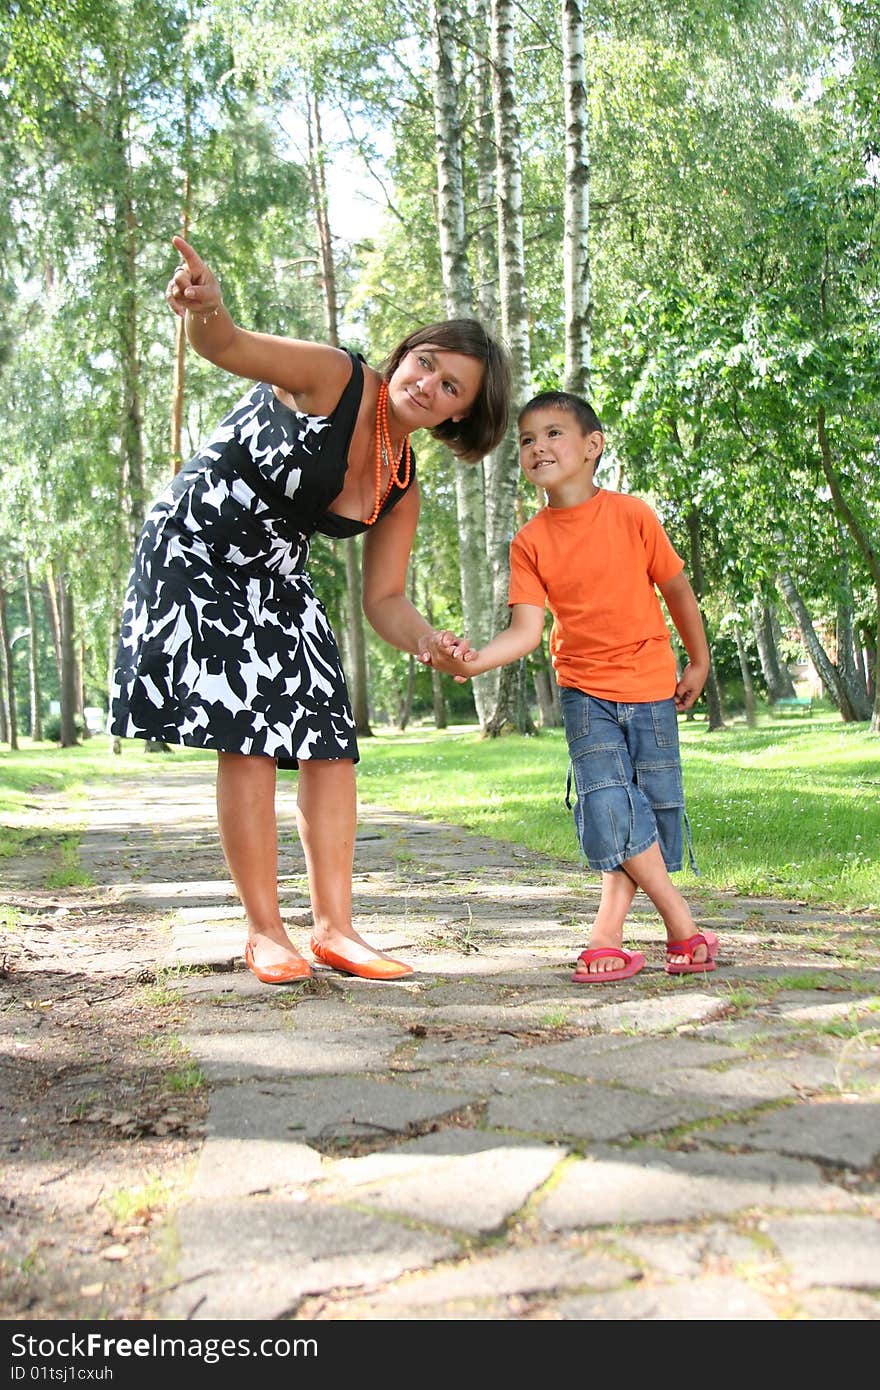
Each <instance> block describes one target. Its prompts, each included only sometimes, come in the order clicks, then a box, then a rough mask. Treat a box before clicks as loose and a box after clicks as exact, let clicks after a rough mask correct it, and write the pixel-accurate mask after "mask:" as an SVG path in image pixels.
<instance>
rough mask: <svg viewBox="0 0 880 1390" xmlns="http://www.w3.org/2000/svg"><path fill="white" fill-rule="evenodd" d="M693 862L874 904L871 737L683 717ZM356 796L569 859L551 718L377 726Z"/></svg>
mask: <svg viewBox="0 0 880 1390" xmlns="http://www.w3.org/2000/svg"><path fill="white" fill-rule="evenodd" d="M680 732H681V739H682V761H683V766H684V780H685V791H686V796H687V803H688V816H689V819H690V822H691V829H692V832H693V836H694V848H695V854H696V860H697V866H698V868H699V871H700V872H699V877H698V878H696V877H695V876H694V875H693V874H692V872H691V871H690V870H689V869H688V870H685V871H683V872H682V873H681V874H680V875H677V876H676V881H677V882H678V883H679V884H680V885H681V886H682V887H685V886H686V885H687V884H695V883H698V884H699V885H700V886H701V887H702V888H716V889H733V890H736V891H738V892H741V893H745V894H759V895H760V894H770V895H776V896H779V897H784V898H791V899H804V900H805V901H808V902H812V903H825V904H829V905H836V906H840V907H849V908H865V907H873V908H880V738H877V737H875V736H872V735H871V734H869V733H868V729H867V725H864V724H860V725H844V724H842V723H841V722H840V720H839V718H837V717H836V716H833V715H828V716H825V715H820V716H817V717H814V718H813V719H811V720H807V719H799V720H796V719H794V718H791V719H779V720H772V719H770V718H765V720H764V721H763V722H762V723H761V725H760V726H759V727H758V728H757V729H755V730H748V729H746V728H745V726H744V725H743V726H739V727H731V728H729V729H727V730H723V731H721V732H718V733H713V734H710V733H708V732H707V729H706V724H705V721H704V720H702V719H701V720H696V721H694V722H691V723H688V722H686V721H684V720H682V721H680ZM361 752H362V763H361V769H360V795H361V797H362V799H364V800H367V801H371V802H379V803H382V804H387V805H393V806H396V807H398V808H400V809H402V810H409V811H416V812H418V813H419V814H422V815H425V816H429V817H437V818H441V819H444V820H448V821H452V822H455V823H457V824H460V825H465V826H468V827H472V828H474V829H476V830H479V831H481V832H483V833H485V834H488V835H491V836H495V837H498V838H501V839H507V840H512V841H516V842H518V843H521V844H523V845H527V846H528V847H529V848H531V849H535V850H539V851H543V852H545V853H547V854H550V855H553V856H554V857H557V858H562V859H568V860H572V861H574V862H576V861H577V858H578V850H577V844H576V841H575V838H574V828H573V823H572V818H571V814H570V812H569V811H568V810H567V809H566V807H565V804H564V793H565V777H566V770H567V767H568V753H567V749H566V746H565V738H564V736H563V734H562V732H561V731H559V730H548V731H546V732H543V733H541V734H540V735H539V736H538V737H536V738H534V739H519V738H504V739H495V740H484V739H481V738H480V737H479V735H478V734H476V733H475V732H471V731H465V730H462V729H460V728H459V729H456V730H453V731H451V732H448V733H446V734H437V733H436V732H434V731H424V732H422V731H417V732H415V733H413V734H411V735H401V734H385V735H380V736H378V737H376V738H373V739H365V740H364V741H363V743H362V745H361Z"/></svg>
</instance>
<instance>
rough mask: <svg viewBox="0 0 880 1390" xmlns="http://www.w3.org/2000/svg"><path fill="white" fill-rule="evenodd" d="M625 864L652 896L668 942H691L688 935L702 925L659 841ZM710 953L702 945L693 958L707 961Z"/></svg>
mask: <svg viewBox="0 0 880 1390" xmlns="http://www.w3.org/2000/svg"><path fill="white" fill-rule="evenodd" d="M623 867H624V869H625V870H626V872H627V873H628V874H629V876H630V878H632V879H633V880H634V881H635V882H636V883H637V884H638V886H639V887H640V888H641V890H642V892H643V893H645V894H646V895H647V897H649V898H650V899H651V902H652V903H653V904H654V906H655V907H656V909H657V911H658V912H659V913H660V916H661V917H662V918H663V924H664V926H665V927H666V939H667V941H669V942H673V941H687V939H688V937H691V936H695V935H696V933H697V931H698V930H699V928H698V927H697V924H696V922H695V921H694V919H693V916H692V915H691V910H690V908H689V907H688V905H687V903H686V901H685V899H684V898H683V897H682V895H681V893H680V892H679V891H678V889H677V888H676V886H675V884H674V883H673V882H672V879H671V878H670V877H669V871H668V869H667V868H666V865H665V864H664V862H663V855H662V854H661V853H660V846H659V844H658V843H657V841H656V840H655V841H654V843H653V845H651V846H650V847H649V848H648V849H646V850H643V851H642V853H641V854H637V855H635V856H634V857H633V858H632V859H626V860H624V864H623ZM707 955H708V952H707V950H706V947H705V946H698V947H697V948H696V950H695V951H694V953H693V960H694V961H695V962H699V961H704V960H705V959H706V956H707ZM689 959H690V957H688V956H670V957H669V962H670V963H671V964H676V965H678V964H681V965H684V964H686V963H687V961H688V960H689Z"/></svg>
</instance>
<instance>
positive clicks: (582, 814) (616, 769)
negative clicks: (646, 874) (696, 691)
mask: <svg viewBox="0 0 880 1390" xmlns="http://www.w3.org/2000/svg"><path fill="white" fill-rule="evenodd" d="M560 697H561V703H562V715H563V719H564V722H565V735H566V738H567V740H568V751H569V757H570V759H571V764H570V767H569V772H568V786H567V788H566V805H567V806H569V808H571V806H572V803H571V797H570V793H571V786H572V782H573V783H574V790H575V802H574V807H573V809H574V820H575V827H576V829H577V834H578V840H579V842H580V845H581V849H582V852H583V855H584V857H585V859H586V861H587V863H588V864H589V866H590V868H591V869H598V870H600V871H601V872H603V873H607V872H608V871H610V870H612V869H619V868H620V866H621V864H622V862H623V861H624V859H632V858H633V856H634V855H636V854H641V853H642V851H643V850H646V849H649V848H650V847H651V845H652V844H653V843H654V841H655V840H658V841H659V844H660V852H661V854H662V855H663V862H664V863H665V865H666V868H667V870H668V871H669V872H670V873H674V872H675V871H676V870H677V869H680V868H681V867H682V851H683V845H682V827H684V830H685V832H686V834H687V844H688V855H689V860H690V865H691V868H692V869H693V870H694V872H696V868H697V866H696V864H695V862H694V854H693V847H692V844H691V832H690V826H689V824H688V819H687V814H686V812H685V804H684V787H683V785H682V780H681V756H680V753H679V746H678V718H677V715H676V711H675V701H674V700H672V699H669V700H656V701H646V702H644V703H640V704H622V703H618V702H616V701H614V700H600V699H598V698H597V697H596V696H595V695H586V694H584V692H583V691H582V690H573V689H571V688H570V687H564V688H563V689H562V690H560Z"/></svg>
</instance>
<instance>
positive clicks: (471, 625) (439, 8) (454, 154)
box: [431, 0, 492, 726]
mask: <svg viewBox="0 0 880 1390" xmlns="http://www.w3.org/2000/svg"><path fill="white" fill-rule="evenodd" d="M456 13H460V10H458V9H457V7H456V6H455V5H454V4H453V3H451V0H434V8H433V16H432V25H431V40H432V59H433V63H432V68H433V96H434V129H435V133H436V137H437V225H438V229H439V234H440V263H441V267H442V272H443V290H444V295H445V301H446V312H447V314H448V315H449V317H450V318H453V319H454V318H471V317H472V316H473V312H474V295H473V286H472V284H471V278H470V272H469V269H468V256H467V229H466V214H465V197H464V177H463V173H462V165H463V159H462V132H461V118H460V115H459V83H458V81H457V80H456V73H455V61H454V54H455V44H456V38H455V29H454V17H455V15H456ZM455 501H456V511H457V516H458V556H459V575H460V583H461V606H462V613H463V615H464V624H465V630H466V633H467V636H468V638H469V639H470V641H471V642H472V643H473V644H474V645H475V646H483V645H484V644H485V643H486V641H487V640H488V639H489V637H490V636H491V635H492V626H491V615H492V605H491V589H490V583H489V568H488V565H487V563H486V503H485V496H484V492H483V469H482V468H481V467H480V465H479V464H472V463H459V462H458V461H456V464H455ZM472 684H473V695H474V704H475V705H476V710H477V717H478V719H479V721H480V724H481V726H482V725H483V723H484V720H485V717H486V713H487V703H488V701H487V694H488V692H487V686H489V685H490V682H489V681H488V680H487V678H486V677H484V676H480V677H478V678H477V679H476V680H475V681H473V683H472Z"/></svg>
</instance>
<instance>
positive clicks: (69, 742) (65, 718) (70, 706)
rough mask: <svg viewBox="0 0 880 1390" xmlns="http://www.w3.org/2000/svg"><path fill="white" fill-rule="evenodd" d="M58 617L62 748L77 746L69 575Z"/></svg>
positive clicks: (61, 580) (62, 584) (61, 588)
mask: <svg viewBox="0 0 880 1390" xmlns="http://www.w3.org/2000/svg"><path fill="white" fill-rule="evenodd" d="M56 584H57V588H58V616H59V618H60V623H61V747H62V748H73V747H75V746H76V743H77V737H76V636H75V633H74V622H73V594H72V593H71V591H70V584H69V582H68V578H67V575H66V574H59V575H58V577H57V580H56Z"/></svg>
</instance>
